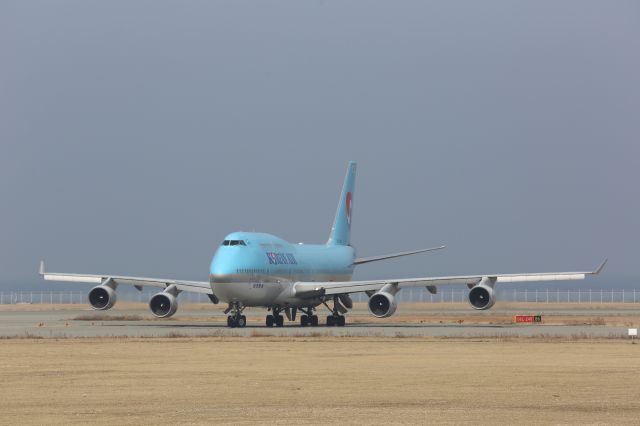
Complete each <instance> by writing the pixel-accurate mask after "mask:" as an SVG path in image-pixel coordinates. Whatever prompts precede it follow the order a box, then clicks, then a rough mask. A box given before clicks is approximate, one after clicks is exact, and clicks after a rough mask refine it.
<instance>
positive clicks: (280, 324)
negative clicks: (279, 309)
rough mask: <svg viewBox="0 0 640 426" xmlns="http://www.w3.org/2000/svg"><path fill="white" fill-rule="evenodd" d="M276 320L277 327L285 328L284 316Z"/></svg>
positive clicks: (279, 316) (277, 317)
mask: <svg viewBox="0 0 640 426" xmlns="http://www.w3.org/2000/svg"><path fill="white" fill-rule="evenodd" d="M275 320H276V327H282V326H284V317H283V316H282V315H278V316H276V317H275Z"/></svg>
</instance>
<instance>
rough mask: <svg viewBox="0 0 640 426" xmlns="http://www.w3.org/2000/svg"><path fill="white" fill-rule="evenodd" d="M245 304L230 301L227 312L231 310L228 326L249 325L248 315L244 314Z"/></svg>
mask: <svg viewBox="0 0 640 426" xmlns="http://www.w3.org/2000/svg"><path fill="white" fill-rule="evenodd" d="M243 310H244V306H242V305H240V302H232V303H229V307H228V308H227V312H231V315H229V316H228V317H227V327H231V328H235V327H240V328H242V327H244V326H246V325H247V317H246V316H244V315H242V311H243Z"/></svg>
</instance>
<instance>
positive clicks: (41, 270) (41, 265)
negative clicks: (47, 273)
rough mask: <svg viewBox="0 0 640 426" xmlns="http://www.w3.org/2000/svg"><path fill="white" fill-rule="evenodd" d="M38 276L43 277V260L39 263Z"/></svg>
mask: <svg viewBox="0 0 640 426" xmlns="http://www.w3.org/2000/svg"><path fill="white" fill-rule="evenodd" d="M39 272H40V275H44V260H41V261H40V271H39Z"/></svg>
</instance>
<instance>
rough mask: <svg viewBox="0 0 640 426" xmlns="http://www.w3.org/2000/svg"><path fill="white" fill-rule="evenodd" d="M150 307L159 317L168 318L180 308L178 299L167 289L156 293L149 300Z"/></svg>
mask: <svg viewBox="0 0 640 426" xmlns="http://www.w3.org/2000/svg"><path fill="white" fill-rule="evenodd" d="M149 309H151V313H152V314H153V315H155V316H156V317H158V318H168V317H170V316H171V315H173V314H175V313H176V311H177V310H178V299H177V298H176V296H174V295H173V294H171V293H169V292H166V291H163V292H162V293H157V294H154V295H153V296H152V297H151V299H150V300H149Z"/></svg>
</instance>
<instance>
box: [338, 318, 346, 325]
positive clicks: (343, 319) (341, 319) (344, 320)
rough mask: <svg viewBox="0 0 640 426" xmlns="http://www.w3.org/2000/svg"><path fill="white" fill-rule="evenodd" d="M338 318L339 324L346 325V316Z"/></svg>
mask: <svg viewBox="0 0 640 426" xmlns="http://www.w3.org/2000/svg"><path fill="white" fill-rule="evenodd" d="M337 319H338V325H339V326H340V327H344V324H345V322H346V319H345V317H344V316H339V317H338V318H337Z"/></svg>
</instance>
